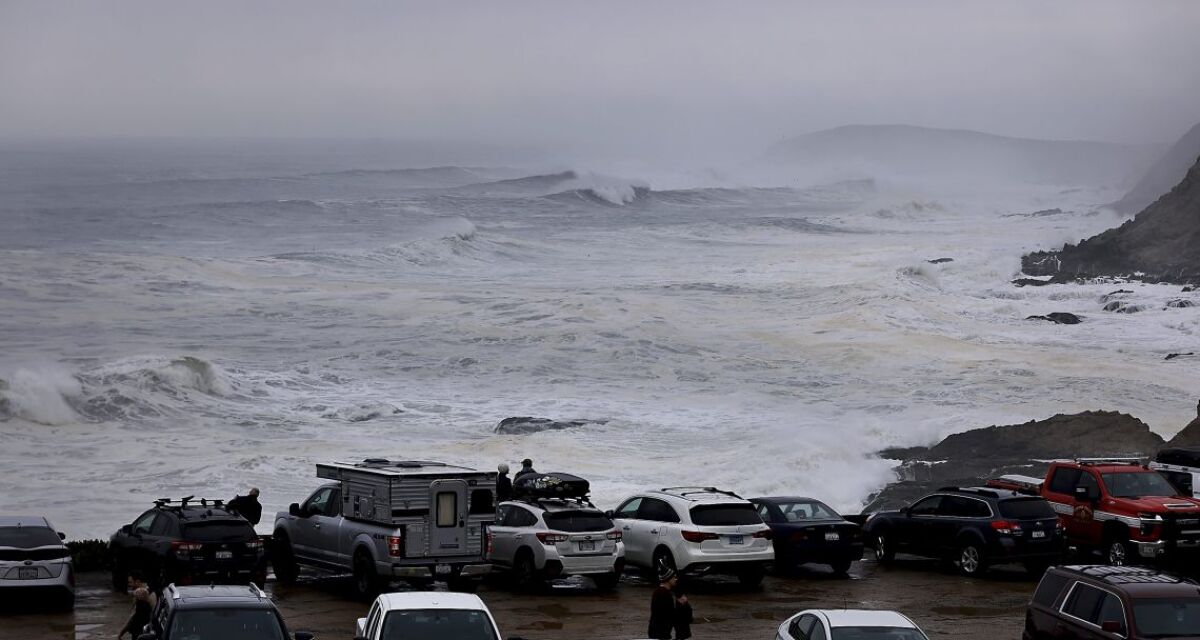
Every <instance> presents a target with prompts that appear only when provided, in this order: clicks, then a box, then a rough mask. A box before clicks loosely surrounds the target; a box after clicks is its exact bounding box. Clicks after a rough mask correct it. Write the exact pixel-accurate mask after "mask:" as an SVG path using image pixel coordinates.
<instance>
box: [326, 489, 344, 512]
mask: <svg viewBox="0 0 1200 640" xmlns="http://www.w3.org/2000/svg"><path fill="white" fill-rule="evenodd" d="M325 515H327V516H329V517H331V518H332V517H335V516H340V515H342V490H341V489H334V490H333V491H331V492H330V493H329V501H328V502H326V503H325Z"/></svg>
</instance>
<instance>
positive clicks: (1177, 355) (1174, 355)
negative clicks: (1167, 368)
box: [1163, 351, 1196, 360]
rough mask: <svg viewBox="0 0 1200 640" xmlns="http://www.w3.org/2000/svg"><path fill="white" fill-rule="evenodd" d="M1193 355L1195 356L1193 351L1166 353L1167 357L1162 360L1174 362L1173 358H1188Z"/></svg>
mask: <svg viewBox="0 0 1200 640" xmlns="http://www.w3.org/2000/svg"><path fill="white" fill-rule="evenodd" d="M1194 355H1196V352H1194V351H1188V352H1187V353H1168V354H1167V357H1165V358H1163V360H1174V359H1175V358H1189V357H1191V356H1194Z"/></svg>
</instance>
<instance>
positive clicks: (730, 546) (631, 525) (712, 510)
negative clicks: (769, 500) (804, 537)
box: [608, 487, 775, 587]
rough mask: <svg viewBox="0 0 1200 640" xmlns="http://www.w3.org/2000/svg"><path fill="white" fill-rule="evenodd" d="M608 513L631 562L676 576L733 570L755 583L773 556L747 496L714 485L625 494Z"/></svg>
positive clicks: (768, 531)
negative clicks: (664, 568)
mask: <svg viewBox="0 0 1200 640" xmlns="http://www.w3.org/2000/svg"><path fill="white" fill-rule="evenodd" d="M608 515H609V516H610V517H611V518H612V519H613V522H614V523H616V525H617V526H618V527H620V528H621V532H622V533H623V534H624V537H625V553H626V554H627V555H626V559H627V561H628V562H629V564H631V565H634V566H637V567H642V568H644V569H646V570H648V571H650V572H654V571H657V570H658V567H659V566H661V565H666V566H668V567H674V568H675V570H677V571H678V572H679V573H680V575H684V576H687V575H703V574H706V573H718V574H732V575H736V576H737V577H738V579H739V580H741V582H742V584H744V585H746V586H750V587H753V586H757V585H758V584H759V583H760V582H762V579H763V574H764V573H765V572H766V565H767V563H769V562H772V561H773V560H774V559H775V551H774V549H773V547H772V546H771V528H770V527H768V526H767V525H765V524H763V521H762V518H760V517H759V515H758V511H757V510H756V509H755V508H754V505H752V504H750V502H749V501H748V500H744V499H742V497H741V496H739V495H737V494H735V493H732V492H729V491H720V490H718V489H715V488H713V487H670V488H666V489H662V490H660V491H646V492H644V493H639V494H636V495H634V496H631V497H629V498H627V499H626V500H625V501H624V502H622V503H621V506H619V507H617V509H616V510H615V511H611V512H609V513H608Z"/></svg>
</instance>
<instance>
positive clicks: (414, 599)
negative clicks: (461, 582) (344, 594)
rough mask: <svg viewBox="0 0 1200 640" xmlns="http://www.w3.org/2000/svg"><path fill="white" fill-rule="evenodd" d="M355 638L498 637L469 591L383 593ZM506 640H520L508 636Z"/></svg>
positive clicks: (484, 639) (480, 602) (484, 608)
mask: <svg viewBox="0 0 1200 640" xmlns="http://www.w3.org/2000/svg"><path fill="white" fill-rule="evenodd" d="M354 636H355V638H356V640H442V639H447V638H455V639H459V638H461V639H462V640H501V638H502V636H501V635H500V629H499V627H497V626H496V621H495V620H494V619H492V612H491V611H489V610H488V608H487V605H485V604H484V603H483V600H480V599H479V596H476V595H472V594H468V593H442V592H433V591H413V592H409V593H385V594H383V595H381V596H379V597H377V598H375V602H373V603H372V604H371V608H370V610H369V611H368V612H367V617H365V618H359V619H358V624H357V625H356V628H355V633H354ZM509 640H519V639H516V638H510V639H509Z"/></svg>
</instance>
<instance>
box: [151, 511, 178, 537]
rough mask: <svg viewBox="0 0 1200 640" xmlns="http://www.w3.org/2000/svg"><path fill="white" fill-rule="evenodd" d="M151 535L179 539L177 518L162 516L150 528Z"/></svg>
mask: <svg viewBox="0 0 1200 640" xmlns="http://www.w3.org/2000/svg"><path fill="white" fill-rule="evenodd" d="M150 535H155V536H163V537H179V525H178V524H177V523H176V522H175V518H172V517H171V516H168V515H166V514H160V515H159V516H158V518H156V519H155V520H154V524H153V525H152V526H151V527H150Z"/></svg>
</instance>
